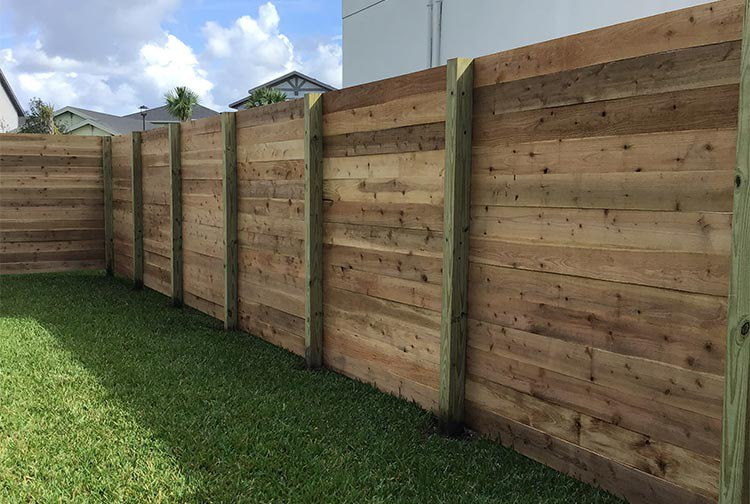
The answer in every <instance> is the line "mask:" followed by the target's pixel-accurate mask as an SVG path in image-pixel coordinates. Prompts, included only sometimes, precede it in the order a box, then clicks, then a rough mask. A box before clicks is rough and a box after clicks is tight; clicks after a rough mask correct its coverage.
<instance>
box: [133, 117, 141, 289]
mask: <svg viewBox="0 0 750 504" xmlns="http://www.w3.org/2000/svg"><path fill="white" fill-rule="evenodd" d="M130 167H131V172H130V174H131V180H132V188H133V288H134V289H141V288H143V165H142V164H141V132H140V131H134V132H133V142H132V149H131V163H130Z"/></svg>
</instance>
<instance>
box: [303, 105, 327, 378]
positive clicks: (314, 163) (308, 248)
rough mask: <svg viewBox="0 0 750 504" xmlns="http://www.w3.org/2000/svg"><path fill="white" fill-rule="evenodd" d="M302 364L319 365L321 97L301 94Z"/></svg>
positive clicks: (321, 212) (321, 300)
mask: <svg viewBox="0 0 750 504" xmlns="http://www.w3.org/2000/svg"><path fill="white" fill-rule="evenodd" d="M305 361H306V363H307V367H308V368H310V369H315V368H318V367H320V366H321V365H322V364H323V98H322V95H321V94H319V93H309V94H307V95H305Z"/></svg>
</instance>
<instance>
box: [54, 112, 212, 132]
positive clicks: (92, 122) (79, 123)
mask: <svg viewBox="0 0 750 504" xmlns="http://www.w3.org/2000/svg"><path fill="white" fill-rule="evenodd" d="M216 114H218V112H215V111H213V110H211V109H209V108H206V107H203V106H201V105H197V106H195V107H194V108H193V117H192V118H193V119H202V118H204V117H210V116H213V115H216ZM55 120H56V121H57V122H58V123H61V124H63V125H64V126H65V128H66V131H67V133H68V134H70V135H95V136H109V135H122V134H125V133H130V132H132V131H142V130H150V129H153V128H158V127H160V126H163V125H165V124H167V123H171V122H178V119H177V118H175V117H172V116H171V115H170V114H169V112H167V110H166V106H163V107H157V108H154V109H148V110H146V120H145V124H144V120H143V117H142V116H141V113H140V112H136V113H134V114H128V115H126V116H116V115H112V114H105V113H104V112H96V111H94V110H87V109H83V108H79V107H63V108H61V109H60V110H58V111H56V112H55Z"/></svg>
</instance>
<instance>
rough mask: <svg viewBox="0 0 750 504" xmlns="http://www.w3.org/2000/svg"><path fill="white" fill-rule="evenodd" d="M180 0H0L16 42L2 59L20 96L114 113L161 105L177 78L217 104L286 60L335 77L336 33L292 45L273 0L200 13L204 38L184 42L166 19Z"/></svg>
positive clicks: (289, 65) (286, 67)
mask: <svg viewBox="0 0 750 504" xmlns="http://www.w3.org/2000/svg"><path fill="white" fill-rule="evenodd" d="M179 1H180V0H130V1H128V2H127V3H118V2H102V1H100V0H69V1H66V2H60V1H59V0H38V1H36V2H10V3H7V4H6V3H4V2H3V0H0V15H3V16H5V15H6V14H8V15H9V18H10V19H11V20H12V23H11V26H12V29H13V33H12V34H10V35H11V37H10V38H8V37H6V38H5V39H0V40H6V41H7V40H12V41H14V43H13V44H11V46H10V47H8V46H5V47H3V46H0V64H2V66H3V70H4V72H5V73H6V75H7V76H8V77H9V79H10V80H11V84H12V85H13V87H14V89H15V91H16V93H17V94H18V95H19V98H21V99H22V100H23V101H27V100H28V99H29V98H30V97H32V96H39V97H41V98H42V99H44V100H46V101H51V102H53V103H54V104H55V106H57V107H62V106H65V105H74V106H80V107H84V108H92V109H95V110H100V111H104V112H109V113H115V114H125V113H130V112H133V111H135V110H136V109H137V107H138V106H139V105H141V104H145V105H147V106H158V105H161V104H162V103H163V95H164V93H165V92H166V91H168V90H169V89H171V88H173V87H174V86H177V85H186V86H188V87H190V88H191V89H193V90H194V91H196V92H197V93H198V94H199V96H200V99H201V102H202V103H203V104H205V105H206V106H209V107H212V108H217V109H224V108H226V104H228V103H230V102H232V101H234V100H236V99H238V98H241V97H242V96H244V95H245V93H246V92H247V89H248V88H250V87H253V86H256V85H258V84H261V83H262V82H265V81H267V80H270V79H272V78H275V77H278V76H279V75H282V74H284V73H286V72H289V71H291V70H293V69H298V70H300V71H302V72H305V73H308V74H310V75H312V76H313V77H316V78H318V79H320V80H322V81H325V82H328V83H331V84H333V85H340V83H341V45H340V42H339V41H338V40H324V41H319V42H317V43H316V44H315V45H313V46H312V47H308V45H309V44H305V43H304V42H303V43H302V44H300V47H299V48H295V45H294V44H293V43H292V39H291V38H290V37H289V36H288V35H287V34H284V33H282V31H281V29H280V25H281V18H280V16H279V12H278V11H277V9H276V7H275V6H274V4H273V3H272V2H268V3H266V4H264V5H261V6H260V7H259V8H258V10H257V12H256V13H254V14H245V15H241V16H239V17H237V18H236V19H234V20H233V21H231V22H229V23H227V24H226V25H222V24H220V23H217V22H214V21H208V22H205V23H204V24H203V26H202V27H201V30H200V34H201V37H202V39H201V40H200V42H202V45H201V46H193V47H191V45H189V44H187V43H186V42H185V41H183V40H181V39H180V38H179V37H177V36H176V35H175V34H173V33H170V32H169V30H167V29H166V28H165V26H168V25H169V22H170V21H171V20H172V19H173V16H174V13H175V11H176V9H177V8H178V7H179ZM32 4H33V5H32ZM0 43H2V42H0Z"/></svg>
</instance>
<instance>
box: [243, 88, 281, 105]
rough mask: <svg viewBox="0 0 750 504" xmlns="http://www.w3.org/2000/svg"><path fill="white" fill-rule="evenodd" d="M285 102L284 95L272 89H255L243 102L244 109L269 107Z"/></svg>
mask: <svg viewBox="0 0 750 504" xmlns="http://www.w3.org/2000/svg"><path fill="white" fill-rule="evenodd" d="M283 101H286V93H285V92H283V91H279V90H278V89H273V88H267V87H264V88H260V89H256V90H255V91H253V92H252V93H250V96H248V97H247V101H246V102H245V108H246V109H249V108H254V107H262V106H263V105H269V104H271V103H278V102H283Z"/></svg>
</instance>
